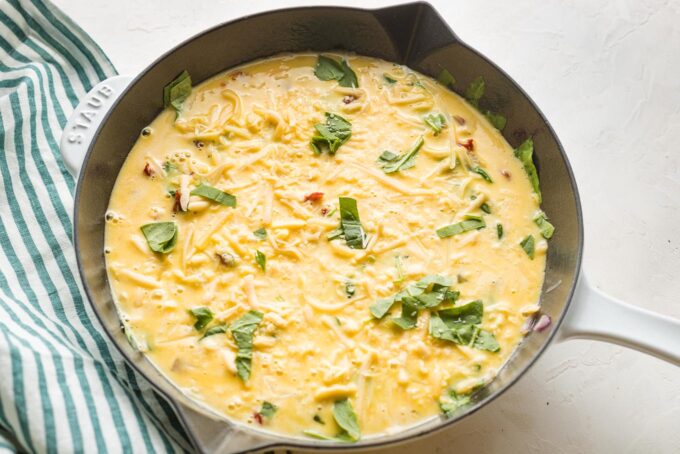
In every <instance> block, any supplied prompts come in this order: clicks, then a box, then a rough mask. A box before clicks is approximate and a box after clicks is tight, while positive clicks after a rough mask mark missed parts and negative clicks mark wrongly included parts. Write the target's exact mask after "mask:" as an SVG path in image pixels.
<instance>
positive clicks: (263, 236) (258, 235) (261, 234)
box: [253, 227, 267, 240]
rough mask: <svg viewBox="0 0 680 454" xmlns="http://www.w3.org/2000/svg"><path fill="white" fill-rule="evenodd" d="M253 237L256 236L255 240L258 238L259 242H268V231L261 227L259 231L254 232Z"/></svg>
mask: <svg viewBox="0 0 680 454" xmlns="http://www.w3.org/2000/svg"><path fill="white" fill-rule="evenodd" d="M253 235H255V238H257V239H258V240H266V239H267V230H266V229H265V228H264V227H260V228H259V229H257V230H255V231H254V232H253Z"/></svg>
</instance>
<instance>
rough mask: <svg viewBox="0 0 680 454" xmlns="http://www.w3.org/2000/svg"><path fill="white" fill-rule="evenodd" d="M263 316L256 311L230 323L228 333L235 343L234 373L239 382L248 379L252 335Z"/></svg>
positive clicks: (249, 312) (251, 355) (251, 356)
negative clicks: (239, 379) (236, 374)
mask: <svg viewBox="0 0 680 454" xmlns="http://www.w3.org/2000/svg"><path fill="white" fill-rule="evenodd" d="M263 316H264V314H262V312H258V311H252V310H251V311H248V312H246V313H245V314H244V315H243V316H242V317H241V318H239V319H238V320H236V321H235V322H234V323H232V325H231V328H230V331H231V335H232V337H233V338H234V342H236V346H237V347H238V352H237V353H236V371H237V373H238V376H239V377H241V380H243V381H244V382H245V381H248V379H249V378H250V372H251V365H252V360H253V333H254V332H255V330H256V329H257V327H258V326H259V325H260V322H262V317H263Z"/></svg>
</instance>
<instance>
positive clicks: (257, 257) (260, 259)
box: [255, 250, 267, 271]
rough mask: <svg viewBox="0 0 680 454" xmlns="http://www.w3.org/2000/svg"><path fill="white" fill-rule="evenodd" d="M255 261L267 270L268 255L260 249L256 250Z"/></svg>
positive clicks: (263, 269)
mask: <svg viewBox="0 0 680 454" xmlns="http://www.w3.org/2000/svg"><path fill="white" fill-rule="evenodd" d="M255 263H257V266H259V267H260V268H261V269H262V271H267V256H266V255H264V254H263V253H262V252H261V251H259V250H255Z"/></svg>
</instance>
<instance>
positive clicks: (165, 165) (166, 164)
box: [163, 161, 177, 176]
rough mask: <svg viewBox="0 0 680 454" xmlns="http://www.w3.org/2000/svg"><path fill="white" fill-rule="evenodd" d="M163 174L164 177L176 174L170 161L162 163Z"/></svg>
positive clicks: (175, 168) (174, 167)
mask: <svg viewBox="0 0 680 454" xmlns="http://www.w3.org/2000/svg"><path fill="white" fill-rule="evenodd" d="M163 172H165V175H166V176H170V174H171V173H174V172H177V166H176V165H175V164H174V163H172V162H171V161H165V162H164V163H163Z"/></svg>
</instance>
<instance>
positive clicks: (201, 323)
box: [189, 307, 214, 331]
mask: <svg viewBox="0 0 680 454" xmlns="http://www.w3.org/2000/svg"><path fill="white" fill-rule="evenodd" d="M189 313H190V314H191V315H192V316H193V317H194V318H195V319H196V323H194V328H195V329H196V331H201V330H203V328H205V327H206V326H208V323H210V322H211V321H212V319H213V316H214V315H213V313H212V311H211V310H210V308H208V307H195V308H193V309H189Z"/></svg>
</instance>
